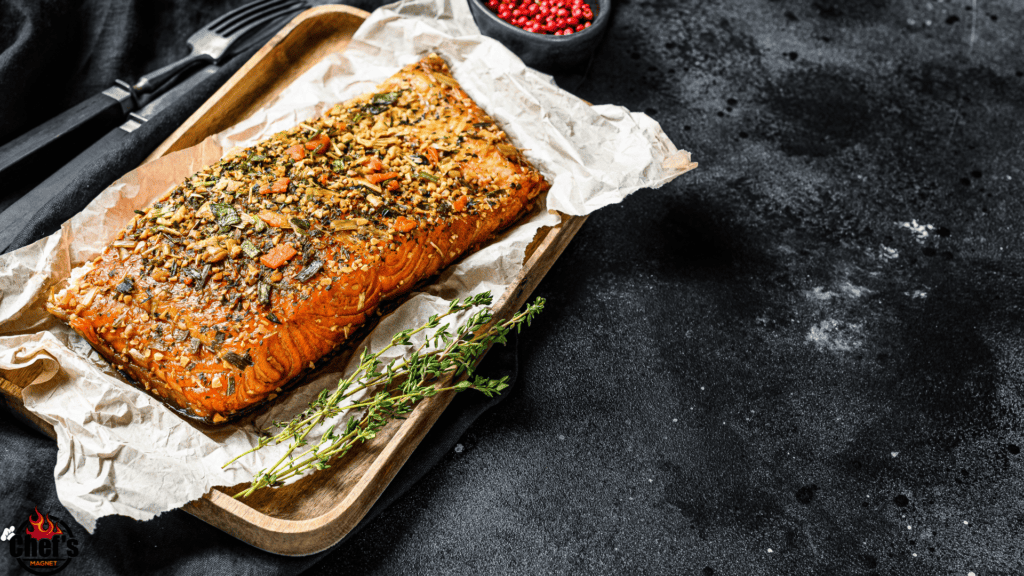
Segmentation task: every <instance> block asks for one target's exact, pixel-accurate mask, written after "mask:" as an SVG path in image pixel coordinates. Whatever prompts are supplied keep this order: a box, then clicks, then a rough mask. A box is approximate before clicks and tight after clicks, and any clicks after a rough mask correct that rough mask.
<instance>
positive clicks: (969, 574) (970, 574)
mask: <svg viewBox="0 0 1024 576" xmlns="http://www.w3.org/2000/svg"><path fill="white" fill-rule="evenodd" d="M1007 178H1009V176H1007ZM967 576H975V574H974V572H968V573H967Z"/></svg>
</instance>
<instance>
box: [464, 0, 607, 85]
mask: <svg viewBox="0 0 1024 576" xmlns="http://www.w3.org/2000/svg"><path fill="white" fill-rule="evenodd" d="M467 1H468V2H469V8H470V11H471V12H472V13H473V19H474V20H475V21H476V25H477V26H478V27H479V28H480V32H482V33H483V34H485V35H487V36H490V37H491V38H494V39H495V40H497V41H499V42H501V43H502V44H504V45H505V46H506V47H507V48H508V49H509V50H511V51H513V52H515V53H516V55H517V56H519V57H520V58H521V59H522V60H523V62H525V63H526V65H527V66H530V67H532V68H536V69H537V70H540V71H542V72H548V73H560V72H583V71H584V70H585V69H586V67H587V65H588V63H589V60H590V57H591V55H592V54H593V53H594V50H595V49H596V48H597V45H598V44H599V43H600V42H601V38H603V37H604V33H605V30H606V29H607V27H608V21H609V19H610V17H611V0H467Z"/></svg>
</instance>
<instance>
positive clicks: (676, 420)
mask: <svg viewBox="0 0 1024 576" xmlns="http://www.w3.org/2000/svg"><path fill="white" fill-rule="evenodd" d="M690 410H693V407H692V406H691V407H690ZM672 421H673V422H679V418H673V419H672Z"/></svg>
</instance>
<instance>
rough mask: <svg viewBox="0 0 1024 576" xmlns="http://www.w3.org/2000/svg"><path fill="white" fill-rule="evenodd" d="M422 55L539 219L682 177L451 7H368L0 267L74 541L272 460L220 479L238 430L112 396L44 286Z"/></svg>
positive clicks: (452, 275) (281, 408)
mask: <svg viewBox="0 0 1024 576" xmlns="http://www.w3.org/2000/svg"><path fill="white" fill-rule="evenodd" d="M431 52H436V53H438V54H440V55H441V56H442V57H444V58H445V59H446V60H447V61H448V63H449V64H450V65H451V67H452V71H453V73H454V76H455V78H456V79H457V80H458V81H459V82H460V83H461V84H462V86H463V88H464V89H465V90H466V92H468V93H469V95H470V96H471V97H472V98H473V99H474V100H476V102H477V103H479V104H480V105H481V106H482V107H483V108H484V109H485V110H486V111H487V112H488V113H490V114H491V115H492V116H493V117H494V118H495V119H496V120H497V121H498V122H499V123H500V124H501V125H502V127H503V128H504V129H505V130H506V131H507V132H508V133H509V135H510V136H511V137H512V140H513V142H515V143H516V145H517V146H519V148H521V149H524V150H526V152H525V153H526V156H527V157H528V158H529V159H530V161H531V162H533V163H534V165H535V166H537V167H538V168H539V169H540V170H541V172H542V173H543V174H544V175H545V176H546V177H547V178H548V180H549V181H550V182H552V184H553V186H552V189H551V191H550V193H549V194H548V199H547V208H548V209H549V210H558V211H560V212H563V213H566V214H573V215H583V214H589V213H590V212H592V211H594V210H596V209H598V208H601V207H602V206H606V205H608V204H612V203H616V202H619V201H621V200H622V199H623V198H624V197H625V196H627V195H628V194H630V193H632V192H634V191H636V190H638V189H640V188H646V187H659V186H662V185H663V184H665V183H666V182H669V181H670V180H672V179H673V178H675V177H677V176H678V175H680V174H682V173H683V172H685V171H686V170H688V169H690V168H692V167H693V166H694V165H693V164H691V163H690V158H689V154H688V153H686V152H681V151H678V150H677V149H676V148H675V146H674V145H673V144H672V142H671V141H669V139H668V137H667V136H666V135H665V134H664V132H662V130H661V128H660V127H659V126H658V124H657V123H656V122H655V121H653V120H652V119H651V118H649V117H647V116H646V115H644V114H639V113H632V112H629V111H628V110H625V109H624V108H621V107H617V106H588V105H587V104H586V103H584V102H583V101H581V100H579V99H578V98H576V97H574V96H572V95H570V94H568V93H566V92H564V91H562V90H560V89H559V88H557V87H556V86H555V84H554V83H553V81H552V79H551V78H550V77H549V76H546V75H543V74H540V73H538V72H536V71H533V70H531V69H528V68H526V67H525V66H524V65H523V63H522V62H521V61H520V60H519V59H518V58H517V57H516V56H515V55H514V54H512V53H511V52H509V51H508V50H507V49H505V48H504V47H503V46H502V45H501V44H499V43H498V42H496V41H494V40H491V39H489V38H486V37H484V36H482V35H480V33H479V31H478V30H477V28H476V25H475V24H474V22H473V19H472V16H471V15H470V13H469V9H468V6H467V5H466V4H465V2H464V0H412V1H409V2H400V3H398V4H392V5H389V6H385V7H383V8H380V9H379V10H377V11H376V12H374V13H373V14H372V15H371V16H370V18H369V19H368V20H367V21H366V22H365V23H364V24H363V26H362V27H361V28H360V29H359V31H358V32H357V33H356V35H355V38H354V39H353V41H352V42H351V43H350V45H349V48H348V49H347V50H346V51H345V52H344V53H343V54H330V55H328V56H326V57H325V58H324V59H323V61H322V62H320V63H319V64H318V65H316V66H314V67H313V68H312V69H311V70H309V71H308V72H307V73H306V74H304V75H303V76H302V77H300V78H299V79H298V80H296V81H295V82H294V83H293V84H292V85H291V86H289V87H288V88H287V89H285V90H284V91H283V92H282V93H281V94H280V95H279V96H278V97H277V98H276V99H275V100H274V101H273V102H272V103H271V104H269V105H268V106H266V107H265V108H264V109H262V110H261V111H259V112H258V113H256V114H255V115H254V116H252V117H251V118H249V119H247V120H245V121H243V122H242V123H240V124H238V125H237V126H235V127H233V128H231V129H229V130H227V131H226V132H224V133H222V134H219V135H217V136H216V137H213V138H209V139H207V140H206V141H205V142H203V143H202V144H200V145H198V146H196V147H194V148H191V149H188V150H183V151H180V152H176V153H173V154H170V155H168V156H166V157H164V158H161V159H158V160H155V161H153V162H150V163H149V164H146V165H144V166H142V167H140V168H139V169H137V170H135V171H133V172H131V173H129V174H127V175H125V176H124V177H123V178H121V179H120V180H118V181H117V182H116V183H115V184H113V185H112V186H110V187H109V188H108V189H106V190H105V191H104V192H103V193H102V194H101V195H100V196H99V197H98V198H97V199H96V200H95V201H93V202H92V203H91V204H90V205H89V206H88V207H87V208H86V209H85V210H84V211H83V212H82V213H81V214H79V215H77V216H75V217H74V218H72V219H71V220H70V221H68V222H67V223H65V224H64V226H63V227H62V229H61V230H60V231H59V232H57V233H55V234H53V235H52V236H50V237H48V238H45V239H43V240H40V241H39V242H36V243H35V244H32V245H30V246H26V247H25V248H22V249H21V250H18V251H16V252H13V253H11V254H7V255H4V256H2V257H0V295H2V298H0V367H2V368H4V369H20V368H25V367H27V366H29V365H31V364H32V363H34V362H40V361H41V362H44V363H45V368H46V369H45V370H44V371H43V374H41V376H40V377H37V378H36V379H35V381H34V382H33V383H32V384H31V385H29V386H28V387H26V388H25V389H24V392H23V397H24V401H25V406H26V407H27V408H28V409H29V410H31V411H32V412H34V413H35V414H37V415H38V416H39V417H40V418H42V419H43V420H45V421H46V422H49V423H50V424H51V425H53V427H54V429H55V430H56V433H57V445H58V456H57V466H56V468H55V470H54V479H55V481H56V484H57V494H58V496H59V497H60V500H61V502H62V503H63V504H64V505H65V506H66V507H67V509H68V510H69V511H70V512H71V514H72V515H73V516H74V517H75V519H76V520H77V521H78V522H79V523H81V524H82V525H83V526H85V528H86V529H87V530H89V531H90V532H92V531H93V530H95V527H96V521H97V519H99V518H101V517H103V516H107V515H111V514H121V515H125V516H130V517H132V518H136V519H139V520H146V519H149V518H152V517H153V516H155V515H157V514H160V513H161V512H164V511H167V510H172V509H174V508H178V507H180V506H182V505H184V504H185V503H187V502H189V501H192V500H195V499H197V498H199V497H201V496H202V495H203V494H205V493H207V492H208V491H209V490H210V489H211V488H213V487H214V486H232V485H236V484H239V483H243V482H247V481H248V480H250V479H251V478H252V475H253V473H254V472H256V471H258V470H260V469H262V468H265V467H267V466H268V464H269V463H272V462H274V461H276V460H277V459H278V458H279V457H280V454H281V452H282V451H283V448H284V447H283V446H281V447H277V448H274V447H270V448H269V449H265V450H263V451H261V452H260V453H258V454H256V455H254V456H252V457H249V458H246V459H244V460H242V461H240V462H239V463H237V464H236V465H233V466H231V467H229V468H228V469H226V470H222V469H221V465H222V464H223V463H224V462H226V461H227V460H229V459H230V458H231V457H233V456H234V455H236V454H238V453H240V452H243V451H245V450H247V449H248V448H249V447H251V446H252V445H254V444H255V442H256V437H257V436H256V433H255V429H254V426H253V424H248V425H233V426H226V427H223V428H220V429H217V430H215V431H212V432H211V431H209V430H206V431H200V430H199V429H197V428H196V427H194V426H192V425H190V424H188V423H186V422H185V421H183V420H182V419H181V418H179V417H178V416H176V415H175V414H174V413H173V412H171V411H170V410H169V409H167V408H166V407H164V405H163V404H161V403H160V402H158V401H156V400H155V399H153V398H151V397H150V396H148V395H147V394H145V393H143V392H140V391H139V390H137V389H135V388H133V387H132V386H130V385H128V384H126V383H124V382H123V381H122V380H120V378H119V377H118V376H117V375H116V374H115V372H114V371H113V370H112V369H111V368H110V366H109V365H108V364H107V362H106V361H105V360H103V358H102V357H100V356H99V355H98V354H97V353H96V352H95V351H93V350H92V348H91V347H90V346H89V344H88V343H87V342H86V341H85V340H84V339H83V338H81V337H79V336H78V335H77V334H75V333H74V332H73V331H72V330H71V329H70V328H68V327H67V326H66V325H64V324H63V323H61V322H59V321H57V320H56V319H54V318H53V317H51V316H50V315H49V314H48V313H47V312H46V311H45V309H44V307H43V303H44V302H45V299H46V296H47V294H48V293H49V290H50V288H51V287H52V286H54V285H56V284H57V283H58V282H60V281H62V280H63V279H66V278H67V277H68V276H69V275H73V274H75V272H74V269H75V268H76V267H78V266H80V265H81V264H82V263H84V262H86V261H88V260H90V259H92V258H93V257H95V256H96V255H98V254H99V253H100V252H101V251H102V250H103V247H104V246H106V244H107V243H108V242H109V241H110V240H111V239H112V238H113V236H114V235H115V234H116V232H117V231H118V230H119V229H120V228H122V227H123V226H124V225H125V224H126V223H127V222H128V220H130V218H131V216H132V210H133V209H135V208H142V207H144V206H146V205H148V204H150V203H151V202H152V201H153V200H154V199H156V198H157V197H159V196H160V195H162V194H163V193H164V192H166V191H167V190H168V189H169V188H170V187H172V186H173V185H174V184H176V183H178V182H180V181H181V180H183V179H184V178H185V177H186V176H188V175H190V174H192V173H193V172H195V171H197V170H198V169H200V168H201V167H203V166H204V165H207V164H209V163H212V162H214V161H216V160H217V159H219V158H220V157H221V155H222V153H223V151H224V150H227V149H229V148H232V147H235V146H244V145H248V144H251V143H254V142H256V141H257V140H259V139H261V138H263V137H266V136H269V135H271V134H273V133H274V132H277V131H280V130H284V129H288V128H291V127H292V126H294V125H296V124H297V123H298V122H301V121H304V120H306V119H307V118H312V117H315V116H317V115H319V114H320V113H322V112H323V111H325V110H326V109H327V108H329V107H330V106H331V105H333V104H334V103H337V102H340V101H343V100H345V99H347V98H350V97H353V96H356V95H359V94H362V93H365V92H367V91H369V90H372V89H373V88H374V86H376V84H377V83H379V82H381V81H383V80H385V79H386V78H388V77H389V76H391V75H392V74H394V73H395V72H396V71H397V70H398V69H399V68H400V67H401V66H403V65H406V64H408V63H411V62H414V61H416V60H418V59H420V58H422V57H423V56H425V55H426V54H429V53H431ZM558 222H559V217H558V216H557V215H555V214H553V213H550V212H546V211H540V212H539V213H538V214H537V215H535V216H534V217H533V218H530V219H529V220H527V221H524V222H521V223H519V224H518V225H516V226H515V227H513V228H512V229H510V230H509V231H507V232H506V233H504V234H503V235H502V236H501V237H499V238H498V239H497V240H496V241H495V242H493V243H491V244H490V245H488V246H487V247H485V248H484V249H482V250H480V251H479V252H477V253H475V254H473V255H470V256H468V257H466V258H464V259H463V260H461V261H460V262H458V263H457V264H455V265H453V266H452V267H450V268H449V269H448V270H447V271H445V272H444V273H443V274H442V275H441V276H440V278H439V279H438V281H437V282H436V283H434V284H432V285H431V286H429V287H428V288H427V289H426V290H425V291H423V292H421V293H418V294H415V295H414V296H413V297H412V298H411V299H410V300H409V301H408V302H406V303H405V304H403V305H402V306H401V307H400V308H399V309H398V310H397V311H395V312H394V313H392V314H391V315H389V316H388V317H386V318H384V319H382V320H381V322H380V324H379V325H378V326H377V328H376V329H375V330H374V331H373V332H372V333H371V334H370V335H369V336H367V338H366V339H365V340H364V342H363V343H362V345H366V346H369V347H370V348H371V349H373V350H379V349H380V348H382V347H383V346H384V345H385V344H386V343H387V342H388V341H389V340H390V337H391V335H392V334H393V333H394V332H396V331H398V330H401V329H404V328H407V327H412V326H416V325H419V324H420V323H422V322H423V321H424V320H425V319H426V318H427V317H428V316H429V315H430V314H434V313H438V312H442V311H444V310H446V309H447V301H448V300H447V299H451V298H455V297H465V296H469V295H472V294H475V293H478V292H480V291H483V290H490V291H491V293H492V294H494V295H495V297H498V296H500V295H501V294H502V293H504V291H505V289H506V287H507V286H508V285H509V284H510V283H511V282H512V280H513V279H514V278H515V275H516V273H517V272H518V271H519V269H520V268H521V266H522V263H523V256H524V253H525V249H526V247H527V245H528V244H529V243H530V241H531V240H532V239H533V237H534V235H535V233H536V232H537V230H538V229H539V228H540V227H542V226H549V225H553V224H557V223H558ZM400 353H404V351H403V350H398V351H396V353H395V356H397V355H398V354H400ZM336 364H340V362H339V363H336ZM352 368H354V366H353V367H352ZM344 370H345V367H344V366H341V365H334V366H329V367H328V368H327V369H326V370H325V372H324V373H322V374H320V375H319V377H317V378H316V379H315V381H313V382H312V383H310V384H308V385H305V386H303V387H301V388H300V389H299V390H297V391H296V392H295V393H293V394H292V395H291V397H290V398H288V399H287V400H286V401H284V402H282V403H279V404H278V405H276V406H275V407H274V408H272V409H271V410H269V411H268V412H267V413H265V414H263V415H262V416H260V417H258V418H257V419H256V422H255V425H257V426H259V425H263V424H264V423H266V422H268V421H271V420H283V419H287V418H289V417H290V416H291V415H292V414H294V413H297V412H298V411H300V410H301V409H302V408H303V407H304V406H306V405H307V403H308V401H309V399H310V398H311V397H312V396H314V395H315V394H317V393H318V392H319V391H320V390H321V389H323V388H325V387H330V386H332V385H333V384H335V383H336V382H337V381H338V378H339V377H340V376H341V375H342V373H343V372H344ZM354 400H355V399H353V401H354ZM342 418H344V417H342Z"/></svg>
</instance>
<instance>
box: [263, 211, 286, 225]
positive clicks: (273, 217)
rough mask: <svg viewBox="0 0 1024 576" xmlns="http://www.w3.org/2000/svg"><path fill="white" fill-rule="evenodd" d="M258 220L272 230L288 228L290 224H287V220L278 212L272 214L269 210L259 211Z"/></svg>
mask: <svg viewBox="0 0 1024 576" xmlns="http://www.w3.org/2000/svg"><path fill="white" fill-rule="evenodd" d="M260 220H263V221H264V222H266V223H267V226H272V227H274V228H289V227H291V223H289V222H288V218H286V217H285V215H284V214H281V213H280V212H273V211H271V210H260Z"/></svg>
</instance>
